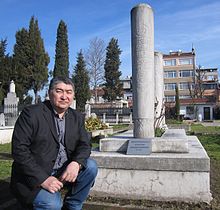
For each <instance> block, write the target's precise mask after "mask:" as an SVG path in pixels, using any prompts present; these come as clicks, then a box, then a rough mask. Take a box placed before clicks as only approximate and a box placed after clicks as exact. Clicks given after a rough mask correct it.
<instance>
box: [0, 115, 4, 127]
mask: <svg viewBox="0 0 220 210" xmlns="http://www.w3.org/2000/svg"><path fill="white" fill-rule="evenodd" d="M0 126H5V115H4V113H1V114H0Z"/></svg>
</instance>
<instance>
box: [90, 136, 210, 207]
mask: <svg viewBox="0 0 220 210" xmlns="http://www.w3.org/2000/svg"><path fill="white" fill-rule="evenodd" d="M121 139H122V141H123V138H121ZM186 140H187V141H188V143H189V144H188V145H189V146H188V153H170V152H166V153H164V152H163V153H162V152H160V153H151V154H150V155H147V156H144V155H125V154H124V153H123V152H120V153H119V152H98V151H97V152H96V151H93V152H92V155H91V156H92V158H94V159H95V160H96V161H97V163H98V166H99V172H98V176H97V178H96V182H95V185H94V187H93V188H92V191H91V195H93V196H98V197H103V196H107V197H117V198H126V199H138V200H139V199H145V200H154V201H183V202H194V203H197V202H207V203H209V202H210V201H211V199H212V197H211V193H210V178H209V177H210V159H209V157H208V155H207V153H206V151H205V150H204V148H203V147H202V145H201V143H200V142H199V141H198V139H197V137H196V136H187V137H186ZM180 142H181V141H180ZM124 147H126V146H125V145H124Z"/></svg>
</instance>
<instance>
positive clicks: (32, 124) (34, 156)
mask: <svg viewBox="0 0 220 210" xmlns="http://www.w3.org/2000/svg"><path fill="white" fill-rule="evenodd" d="M65 146H66V151H67V156H68V159H69V161H72V160H74V161H77V162H78V163H80V164H82V165H84V166H85V163H86V161H85V160H86V159H87V158H88V157H89V156H90V153H91V145H90V140H89V138H88V134H87V132H86V130H85V128H84V118H83V116H82V115H81V114H80V113H78V112H77V111H75V110H73V109H71V108H69V109H68V112H67V114H66V118H65ZM58 150H59V142H58V136H57V132H56V127H55V122H54V117H53V110H52V106H51V104H50V102H49V101H46V102H44V103H40V104H37V105H32V106H28V107H26V108H25V109H24V110H23V111H22V113H21V114H20V116H19V118H18V120H17V122H16V124H15V127H14V132H13V136H12V156H13V159H14V162H13V165H12V174H11V184H10V187H11V191H12V193H13V194H14V195H15V196H16V197H17V199H18V200H20V201H21V202H22V203H32V202H33V199H34V198H35V196H36V194H37V193H38V192H39V190H40V187H39V186H40V184H41V183H42V182H44V180H46V179H47V178H48V177H49V176H50V175H51V173H52V169H53V166H54V163H55V160H56V157H57V154H58Z"/></svg>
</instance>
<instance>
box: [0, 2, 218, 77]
mask: <svg viewBox="0 0 220 210" xmlns="http://www.w3.org/2000/svg"><path fill="white" fill-rule="evenodd" d="M140 3H146V4H149V5H150V6H151V7H152V9H153V12H154V30H155V31H154V44H155V51H159V52H162V53H164V54H168V53H169V51H170V50H172V51H177V50H182V51H183V52H190V51H191V49H192V45H193V46H194V48H195V50H196V59H197V65H201V66H203V67H205V68H219V69H220V1H219V0H149V1H147V0H142V1H139V0H62V1H61V0H37V1H36V0H1V3H0V7H1V12H0V39H5V38H7V43H8V46H7V53H9V54H11V55H12V54H13V46H14V44H15V33H16V31H18V30H20V29H21V28H22V27H24V28H28V26H29V21H30V18H31V16H33V15H34V17H35V18H36V19H37V20H38V24H39V28H40V30H41V36H42V38H43V40H44V46H45V50H46V51H47V52H48V54H49V56H50V64H49V66H48V67H49V70H52V69H53V68H54V57H55V44H56V33H57V27H58V24H59V22H60V20H63V21H64V22H65V23H66V24H67V29H68V41H69V58H70V73H71V74H72V71H73V68H74V66H75V65H76V57H77V53H78V52H79V51H80V49H82V50H87V49H88V47H89V42H90V41H91V40H92V39H94V38H95V37H98V38H99V39H102V40H104V42H105V44H106V45H108V43H109V41H110V39H111V38H113V37H114V38H116V39H118V44H119V47H120V49H121V50H122V53H121V56H120V59H121V65H120V71H121V72H122V77H123V78H124V77H126V76H131V74H132V68H131V25H130V11H131V9H132V8H133V7H134V6H136V5H138V4H140Z"/></svg>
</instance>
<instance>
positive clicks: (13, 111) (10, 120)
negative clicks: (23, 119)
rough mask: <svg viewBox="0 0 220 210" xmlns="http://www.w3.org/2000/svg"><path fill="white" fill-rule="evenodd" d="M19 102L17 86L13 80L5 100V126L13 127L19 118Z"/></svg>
mask: <svg viewBox="0 0 220 210" xmlns="http://www.w3.org/2000/svg"><path fill="white" fill-rule="evenodd" d="M18 101H19V98H17V96H16V93H15V84H14V81H13V80H12V81H11V83H10V86H9V92H8V93H7V97H6V98H4V115H5V121H6V122H5V125H7V126H13V125H14V124H15V122H16V120H17V117H18Z"/></svg>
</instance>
